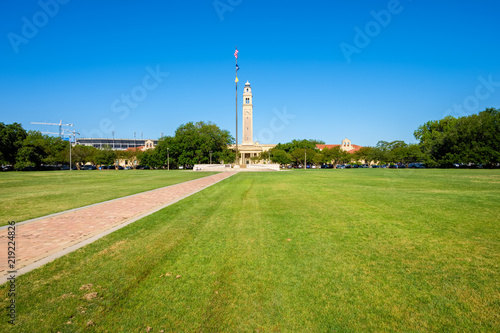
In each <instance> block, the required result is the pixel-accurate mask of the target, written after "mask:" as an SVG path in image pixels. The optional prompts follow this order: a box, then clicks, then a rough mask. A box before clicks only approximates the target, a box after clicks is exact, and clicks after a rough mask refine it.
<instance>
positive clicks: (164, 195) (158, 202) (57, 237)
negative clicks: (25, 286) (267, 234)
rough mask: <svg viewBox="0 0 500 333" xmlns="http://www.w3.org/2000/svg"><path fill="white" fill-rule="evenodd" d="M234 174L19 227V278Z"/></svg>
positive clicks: (1, 265)
mask: <svg viewBox="0 0 500 333" xmlns="http://www.w3.org/2000/svg"><path fill="white" fill-rule="evenodd" d="M234 174H235V172H224V173H219V174H216V175H212V176H208V177H204V178H199V179H195V180H191V181H188V182H185V183H180V184H176V185H171V186H167V187H163V188H159V189H156V190H151V191H147V192H143V193H139V194H134V195H131V196H128V197H124V198H119V199H114V200H110V201H105V202H102V203H98V204H94V205H90V206H86V207H82V208H78V209H73V210H69V211H66V212H62V213H59V214H53V215H49V216H47V217H43V218H39V219H36V220H34V221H32V222H29V223H21V224H18V225H16V230H15V231H16V238H15V244H16V251H15V256H16V267H15V268H16V270H17V273H16V276H19V275H21V274H24V273H26V272H28V271H30V270H32V269H35V268H37V267H40V266H42V265H43V264H45V263H47V262H50V261H52V260H54V259H56V258H58V257H61V256H63V255H65V254H66V253H69V252H72V251H74V250H76V249H78V248H80V247H82V246H84V245H86V244H89V243H91V242H93V241H95V240H97V239H99V238H101V237H103V236H105V235H107V234H109V233H111V232H113V231H115V230H118V229H120V228H123V227H124V226H126V225H127V224H130V223H132V222H135V221H137V220H138V219H140V218H142V217H144V216H147V215H150V214H152V213H154V212H156V211H158V210H160V209H162V208H164V207H166V206H168V205H171V204H173V203H175V202H177V201H179V200H182V199H183V198H185V197H188V196H190V195H191V194H194V193H196V192H198V191H201V190H203V189H205V188H207V187H209V186H211V185H213V184H215V183H217V182H219V181H222V180H224V179H226V178H228V177H230V176H232V175H234ZM7 232H8V228H4V229H2V230H0V244H2V246H1V249H0V284H1V283H4V282H6V278H7V271H10V270H11V269H9V268H8V258H7V243H8V239H7V236H8V234H7Z"/></svg>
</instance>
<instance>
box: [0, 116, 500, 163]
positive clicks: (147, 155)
mask: <svg viewBox="0 0 500 333" xmlns="http://www.w3.org/2000/svg"><path fill="white" fill-rule="evenodd" d="M414 136H415V138H416V139H417V140H419V143H418V144H407V143H405V142H404V141H392V142H387V141H379V142H378V143H377V145H375V146H374V147H363V148H361V149H359V150H357V151H356V152H354V153H349V152H345V151H343V150H342V149H340V146H336V147H334V148H331V149H327V148H325V149H323V150H322V151H320V150H319V149H317V148H316V145H318V144H324V142H323V141H319V140H293V141H291V142H288V143H284V144H281V143H280V144H278V145H276V147H274V148H273V149H271V150H270V151H269V152H268V153H264V156H256V157H253V158H252V159H253V160H254V161H255V162H257V161H259V160H262V159H264V160H267V159H270V160H271V161H272V162H274V163H279V164H282V165H286V164H291V163H294V164H304V163H305V159H306V158H307V162H308V164H316V165H321V164H324V163H334V164H345V163H353V162H354V163H355V162H361V161H365V162H367V163H369V162H372V161H374V162H379V163H383V164H388V163H404V164H407V163H414V162H424V163H426V164H427V165H429V166H450V165H452V164H455V163H463V164H469V163H474V164H483V165H497V164H498V163H500V110H498V109H494V108H489V109H486V110H485V111H482V112H480V113H479V114H474V115H470V116H466V117H460V118H454V117H451V116H448V117H446V118H443V119H441V120H436V121H429V122H427V123H425V124H423V125H422V126H420V127H419V128H418V129H417V130H416V131H415V132H414ZM231 144H234V138H233V137H231V135H230V133H229V131H227V130H221V129H220V128H219V127H218V126H217V125H215V124H213V123H210V122H208V123H205V122H197V123H193V122H189V123H187V124H184V125H181V126H180V127H179V128H178V129H177V130H176V131H175V135H174V136H167V137H163V138H161V139H160V140H159V142H158V145H157V146H156V147H155V149H151V150H146V151H144V152H137V151H134V150H131V151H130V150H129V151H113V150H111V149H110V148H109V147H106V148H104V149H96V148H94V147H87V146H75V147H73V149H72V160H73V163H75V164H77V166H78V165H80V164H84V163H87V162H91V163H93V164H96V165H110V164H114V161H115V160H116V159H125V160H134V159H137V160H138V162H139V163H140V164H143V165H148V166H151V167H162V166H166V165H167V164H170V166H171V167H172V168H176V167H178V166H187V165H194V164H200V163H210V157H211V158H212V162H213V163H222V162H224V163H232V162H234V160H235V154H234V152H233V151H231V150H230V149H228V146H229V145H231ZM306 156H307V157H306ZM0 163H1V164H2V165H14V166H15V168H18V169H21V168H23V167H27V166H35V167H40V166H41V165H42V164H45V165H53V164H67V163H69V142H68V141H63V140H61V139H60V138H58V137H53V136H48V135H43V134H41V133H40V132H37V131H28V132H27V131H25V130H24V129H23V128H22V126H21V125H20V124H18V123H13V124H9V125H5V124H3V123H0Z"/></svg>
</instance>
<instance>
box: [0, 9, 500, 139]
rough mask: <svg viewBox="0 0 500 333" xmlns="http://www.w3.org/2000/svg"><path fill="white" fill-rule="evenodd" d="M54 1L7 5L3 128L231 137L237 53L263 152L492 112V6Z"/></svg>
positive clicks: (498, 87) (384, 134) (0, 106)
mask: <svg viewBox="0 0 500 333" xmlns="http://www.w3.org/2000/svg"><path fill="white" fill-rule="evenodd" d="M54 1H55V0H42V1H41V2H42V3H47V4H52V5H50V6H48V7H47V6H46V7H47V8H48V9H47V8H46V11H48V12H50V15H49V14H46V11H45V12H44V11H43V9H42V7H41V6H40V4H39V2H38V1H14V0H7V1H2V4H1V5H0V6H1V10H0V22H1V23H0V27H1V31H0V36H1V39H0V40H1V42H0V66H1V76H0V112H1V113H0V114H1V117H0V121H1V122H4V123H12V122H20V123H22V125H23V126H24V127H25V128H26V129H37V130H42V131H45V130H51V131H54V130H56V129H57V128H55V127H54V128H50V127H48V126H40V125H31V124H30V122H31V121H47V122H58V121H59V120H61V119H62V120H63V122H69V123H74V124H75V129H76V130H78V131H79V132H80V133H82V137H88V136H89V135H92V136H99V135H102V136H103V137H111V136H112V134H111V130H112V129H114V131H115V137H116V138H133V133H134V131H135V132H137V137H138V138H139V137H140V133H141V132H143V136H144V138H157V137H159V136H160V133H162V132H163V133H164V134H165V135H173V133H174V131H175V129H176V128H177V127H178V126H179V125H181V124H184V123H186V122H189V121H212V122H214V123H216V124H217V125H218V126H220V127H221V128H223V129H227V130H229V131H230V132H231V133H232V134H233V135H234V133H235V84H234V72H235V61H234V60H235V59H234V56H233V53H234V48H235V46H238V49H239V58H238V65H239V66H240V71H239V79H240V82H239V87H238V88H239V90H238V95H239V96H238V104H239V106H238V113H239V116H240V117H241V100H242V98H241V97H242V93H243V90H242V88H243V85H244V83H245V82H246V81H247V80H249V81H250V83H251V84H252V88H253V92H254V136H255V139H256V140H259V141H260V142H261V143H278V142H287V141H290V140H292V139H302V138H308V139H320V140H324V141H325V142H326V143H330V144H335V143H340V141H341V140H342V139H344V138H345V137H348V138H349V139H351V140H352V142H353V143H354V144H359V145H375V144H376V143H377V142H378V141H379V140H387V141H392V140H404V141H406V142H415V140H414V137H413V131H414V130H415V129H417V127H418V126H419V125H421V124H423V123H424V122H426V121H428V120H433V119H440V118H442V117H444V116H445V115H447V114H451V115H453V116H461V115H466V114H471V113H477V112H479V111H482V110H484V109H485V108H486V107H497V108H498V107H500V37H499V31H500V23H499V20H498V17H499V14H500V2H499V1H496V0H476V1H451V0H443V1H430V0H413V1H410V0H401V1H400V2H399V5H397V2H395V1H386V0H384V1H375V0H373V1H347V0H345V1H326V0H325V1H309V2H306V1H281V0H280V1H263V0H220V1H219V0H218V1H213V0H207V1H201V0H199V1H160V0H142V1H117V0H108V1H95V0H87V1H79V0H71V1H69V0H64V1H63V0H59V1H60V2H63V3H64V4H59V5H58V7H59V8H56V7H54V5H53V4H54ZM214 4H215V5H217V6H218V7H217V8H216V6H215V5H214ZM224 6H225V7H224ZM372 11H373V12H374V13H378V14H377V15H379V18H378V20H379V22H380V23H379V22H378V21H377V20H376V19H375V17H374V15H373V14H372ZM387 13H389V14H390V17H389V16H388V15H387ZM384 14H385V15H384ZM377 15H375V16H377ZM33 27H35V28H36V29H37V30H36V31H34V30H33ZM30 28H31V29H30ZM359 31H361V34H363V35H364V36H362V35H361V34H360V33H359ZM360 36H361V37H360ZM363 37H365V38H363ZM343 49H344V51H343ZM345 50H350V51H345ZM353 50H355V52H354V51H353ZM16 51H17V52H16ZM349 52H351V54H349ZM346 55H347V56H346ZM348 60H350V61H348ZM147 68H149V71H155V70H156V69H159V71H160V72H168V76H165V75H164V74H161V75H160V76H159V77H157V78H158V82H157V81H155V80H154V79H153V78H152V77H150V76H148V75H149V71H148V69H147ZM481 78H482V79H481ZM144 80H146V81H144ZM488 81H490V83H488ZM485 82H486V83H485ZM146 88H148V89H146ZM144 92H146V94H144ZM132 93H133V94H135V95H134V96H135V98H136V101H134V100H131V101H129V103H133V104H130V105H133V107H131V106H130V105H129V106H127V104H125V102H123V101H121V100H120V98H121V96H122V95H131V94H132ZM454 104H455V105H457V106H458V107H461V108H462V111H460V109H459V108H456V109H453V105H454ZM284 112H286V114H287V116H286V117H285V118H283V113H284ZM277 114H280V116H278V115H277ZM292 116H293V118H292ZM240 119H241V118H240ZM238 131H239V134H240V140H239V141H240V142H241V122H240V124H239V129H238Z"/></svg>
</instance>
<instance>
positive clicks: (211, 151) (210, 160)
mask: <svg viewBox="0 0 500 333" xmlns="http://www.w3.org/2000/svg"><path fill="white" fill-rule="evenodd" d="M210 164H212V151H210Z"/></svg>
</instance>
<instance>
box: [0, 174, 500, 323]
mask: <svg viewBox="0 0 500 333" xmlns="http://www.w3.org/2000/svg"><path fill="white" fill-rule="evenodd" d="M499 202H500V172H499V171H495V170H371V169H368V170H367V169H362V170H308V171H305V172H304V171H292V172H279V173H240V174H237V175H235V176H233V177H231V178H228V179H226V180H224V181H222V182H220V183H218V184H216V185H214V186H212V187H210V188H208V189H205V190H204V191H202V192H199V193H197V194H195V195H193V196H191V197H189V198H186V199H184V200H182V201H180V202H178V203H176V204H174V205H172V206H170V207H167V208H165V209H163V210H161V211H159V212H157V213H155V214H153V215H150V216H148V217H146V218H144V219H142V220H140V221H138V222H135V223H133V224H131V225H129V226H127V227H125V228H123V229H120V230H119V231H117V232H115V233H113V234H110V235H108V236H106V237H104V238H102V239H100V240H98V241H97V242H95V243H93V244H90V245H88V246H86V247H84V248H81V249H80V250H78V251H76V252H74V253H71V254H69V255H67V256H65V257H63V258H60V259H58V260H56V261H54V262H52V263H49V264H47V265H45V266H44V267H42V268H40V269H37V270H35V271H33V272H31V273H28V274H25V275H23V276H20V277H19V278H18V280H17V283H16V286H17V288H18V294H17V299H16V304H17V322H16V326H14V327H12V326H9V325H8V324H7V316H6V315H5V316H4V315H2V317H3V318H4V319H3V320H2V321H1V322H0V331H11V332H21V331H22V332H42V331H43V332H45V331H47V332H49V331H50V332H80V331H81V332H83V331H95V332H146V331H147V330H148V328H151V329H150V332H160V330H164V331H165V332H193V331H204V332H225V331H227V332H275V331H277V332H331V331H358V332H361V331H420V332H424V331H491V332H495V331H498V329H499V327H500V269H499V265H500V258H499V254H500V230H499V229H500V224H499V222H500V217H499V208H500V206H499ZM20 246H22V245H20ZM0 300H1V304H0V306H1V308H2V311H5V309H6V308H7V306H8V304H9V303H8V301H9V298H8V297H7V286H6V285H4V286H3V287H2V288H1V289H0ZM4 313H5V312H4Z"/></svg>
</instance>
